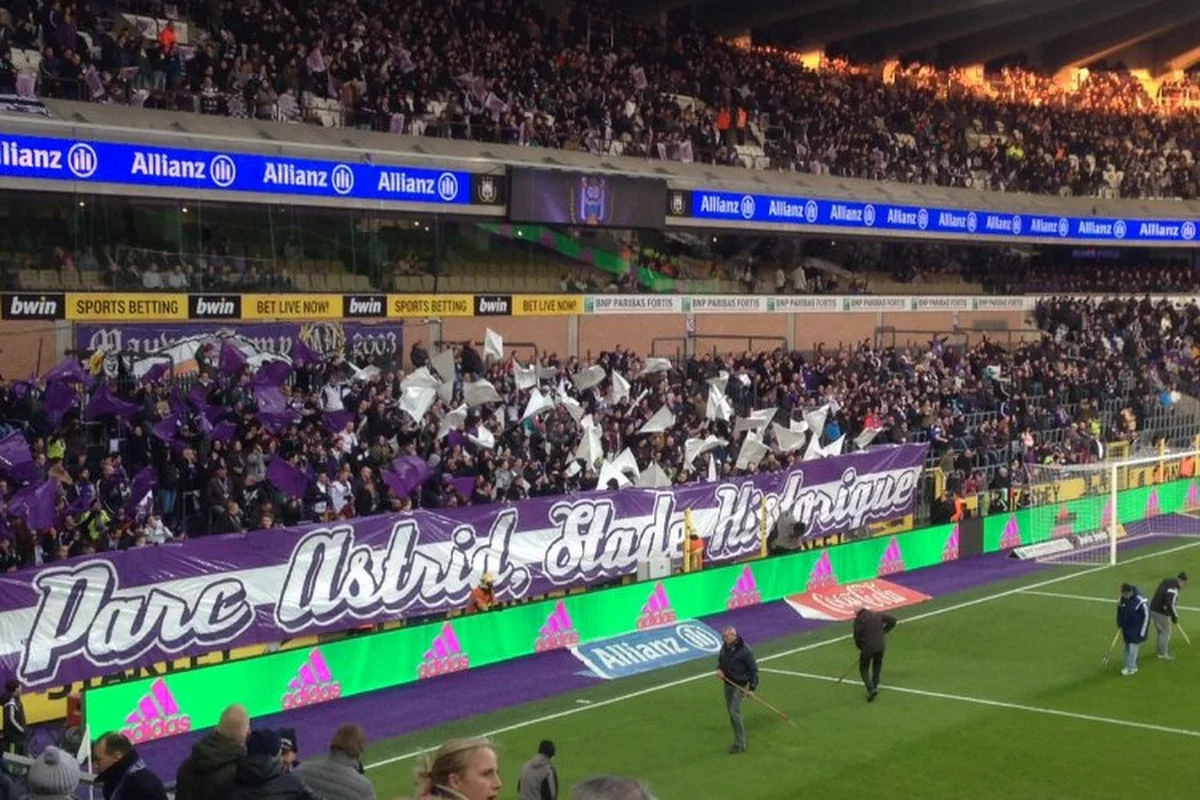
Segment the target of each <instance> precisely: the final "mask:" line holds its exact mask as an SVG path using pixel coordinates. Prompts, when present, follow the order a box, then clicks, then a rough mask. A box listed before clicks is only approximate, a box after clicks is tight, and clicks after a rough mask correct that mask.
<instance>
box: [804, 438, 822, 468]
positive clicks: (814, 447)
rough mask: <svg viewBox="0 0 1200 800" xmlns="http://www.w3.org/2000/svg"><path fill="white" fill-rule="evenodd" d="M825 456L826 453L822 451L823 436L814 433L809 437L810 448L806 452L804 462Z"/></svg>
mask: <svg viewBox="0 0 1200 800" xmlns="http://www.w3.org/2000/svg"><path fill="white" fill-rule="evenodd" d="M824 454H825V453H824V451H823V450H822V449H821V434H819V433H817V432H816V431H813V432H812V433H811V434H810V436H809V440H808V448H807V449H806V450H805V451H804V459H803V460H805V461H812V460H813V459H814V458H820V457H821V456H822V455H824Z"/></svg>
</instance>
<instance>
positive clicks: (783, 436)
mask: <svg viewBox="0 0 1200 800" xmlns="http://www.w3.org/2000/svg"><path fill="white" fill-rule="evenodd" d="M771 430H772V431H774V432H775V444H776V446H777V447H778V449H779V452H781V453H791V452H793V451H795V450H799V449H800V448H801V447H804V439H805V435H804V434H803V433H794V432H792V431H790V430H788V429H787V428H785V427H783V426H782V425H779V424H777V423H773V424H772V425H771Z"/></svg>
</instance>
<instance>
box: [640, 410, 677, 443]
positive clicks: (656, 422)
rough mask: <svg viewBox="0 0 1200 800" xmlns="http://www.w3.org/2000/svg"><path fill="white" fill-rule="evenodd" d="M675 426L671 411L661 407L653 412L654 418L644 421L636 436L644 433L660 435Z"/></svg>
mask: <svg viewBox="0 0 1200 800" xmlns="http://www.w3.org/2000/svg"><path fill="white" fill-rule="evenodd" d="M674 424H675V415H674V414H672V413H671V409H670V408H668V407H667V406H663V407H662V408H660V409H659V410H658V411H655V412H654V416H653V417H651V418H650V419H648V420H646V424H645V425H643V426H642V427H640V428H638V435H639V436H640V435H642V434H645V433H662V432H663V431H665V430H667V429H668V428H670V427H671V426H672V425H674Z"/></svg>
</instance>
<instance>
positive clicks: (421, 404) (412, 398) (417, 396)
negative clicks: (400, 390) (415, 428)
mask: <svg viewBox="0 0 1200 800" xmlns="http://www.w3.org/2000/svg"><path fill="white" fill-rule="evenodd" d="M436 398H437V392H435V391H434V390H433V389H429V388H426V387H424V386H413V387H411V388H408V389H405V390H404V394H403V395H402V396H401V398H400V410H401V411H403V412H404V413H406V414H408V415H409V416H410V417H412V418H413V422H420V421H421V420H423V419H425V414H427V413H428V412H429V407H430V406H431V405H433V401H434V400H435V399H436Z"/></svg>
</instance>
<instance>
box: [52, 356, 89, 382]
mask: <svg viewBox="0 0 1200 800" xmlns="http://www.w3.org/2000/svg"><path fill="white" fill-rule="evenodd" d="M45 380H46V383H59V382H61V381H66V382H67V383H82V384H83V385H84V386H91V385H92V376H91V375H89V374H88V371H87V370H86V369H84V368H83V365H82V364H80V363H79V361H78V360H76V359H74V358H68V359H67V360H66V361H64V362H62V363H61V364H59V365H58V366H56V367H54V368H53V369H51V370H50V371H49V372H47V373H46V378H45Z"/></svg>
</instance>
